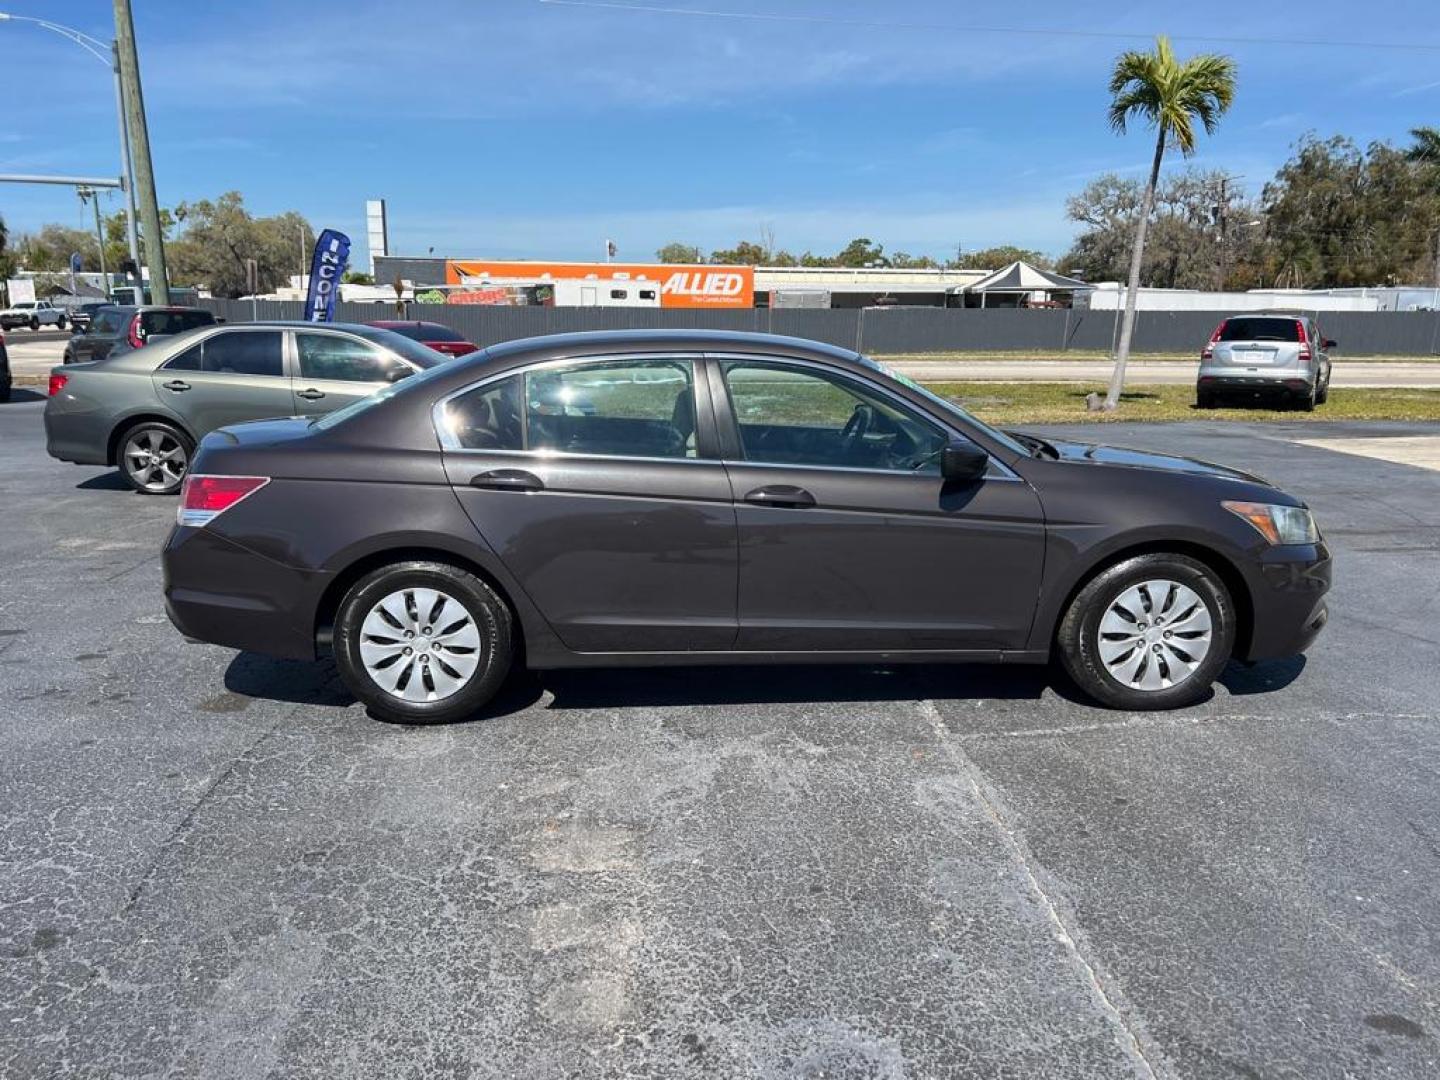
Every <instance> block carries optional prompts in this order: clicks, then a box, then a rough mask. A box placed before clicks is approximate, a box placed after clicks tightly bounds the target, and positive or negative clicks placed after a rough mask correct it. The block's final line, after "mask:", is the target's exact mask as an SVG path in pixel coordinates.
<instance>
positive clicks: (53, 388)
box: [48, 375, 70, 397]
mask: <svg viewBox="0 0 1440 1080" xmlns="http://www.w3.org/2000/svg"><path fill="white" fill-rule="evenodd" d="M69 381H70V376H69V375H51V376H50V393H49V395H48V396H50V397H54V396H55V395H56V394H58V393H60V391H61V390H64V389H65V384H66V383H68V382H69Z"/></svg>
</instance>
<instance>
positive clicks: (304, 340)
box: [295, 334, 413, 382]
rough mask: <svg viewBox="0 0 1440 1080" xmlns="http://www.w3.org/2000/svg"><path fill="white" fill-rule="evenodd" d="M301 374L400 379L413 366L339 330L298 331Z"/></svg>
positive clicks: (366, 379)
mask: <svg viewBox="0 0 1440 1080" xmlns="http://www.w3.org/2000/svg"><path fill="white" fill-rule="evenodd" d="M295 341H296V347H297V349H298V351H299V354H300V375H301V377H302V378H305V379H339V380H341V381H343V382H396V381H398V380H400V379H403V378H405V376H407V375H410V374H412V373H413V369H412V368H410V367H409V366H408V365H406V364H403V363H401V362H400V361H399V360H397V359H395V357H393V356H389V355H387V354H386V353H384V352H382V351H381V350H380V349H378V348H376V347H375V346H374V345H370V344H367V343H366V342H363V341H356V340H355V339H354V338H347V337H340V336H338V335H336V334H296V335H295Z"/></svg>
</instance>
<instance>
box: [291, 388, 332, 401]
mask: <svg viewBox="0 0 1440 1080" xmlns="http://www.w3.org/2000/svg"><path fill="white" fill-rule="evenodd" d="M295 396H296V397H303V398H304V399H305V400H306V401H319V400H320V399H321V398H322V397H324V396H325V391H324V390H316V389H315V388H314V387H311V388H310V389H309V390H296V391H295Z"/></svg>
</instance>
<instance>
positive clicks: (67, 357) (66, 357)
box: [60, 349, 75, 364]
mask: <svg viewBox="0 0 1440 1080" xmlns="http://www.w3.org/2000/svg"><path fill="white" fill-rule="evenodd" d="M74 362H75V354H74V353H72V352H71V351H70V350H69V349H66V350H65V352H64V354H63V355H62V356H61V357H60V363H62V364H73V363H74Z"/></svg>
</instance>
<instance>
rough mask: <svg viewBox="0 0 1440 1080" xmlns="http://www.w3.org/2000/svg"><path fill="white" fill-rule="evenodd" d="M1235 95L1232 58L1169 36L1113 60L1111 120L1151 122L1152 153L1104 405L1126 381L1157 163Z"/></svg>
mask: <svg viewBox="0 0 1440 1080" xmlns="http://www.w3.org/2000/svg"><path fill="white" fill-rule="evenodd" d="M1234 100H1235V61H1234V60H1233V59H1231V58H1230V57H1228V56H1217V55H1215V54H1213V53H1202V54H1201V55H1199V56H1192V57H1191V58H1190V59H1188V60H1183V61H1182V60H1180V59H1179V58H1177V57H1176V55H1175V52H1174V50H1173V49H1171V47H1170V39H1169V38H1167V37H1165V36H1163V35H1161V36H1160V37H1158V38H1156V39H1155V51H1154V52H1138V51H1134V50H1131V51H1128V52H1125V53H1122V54H1121V55H1120V57H1119V58H1118V59H1117V60H1116V61H1115V70H1114V72H1113V73H1112V74H1111V76H1110V126H1111V128H1112V129H1113V130H1114V131H1115V132H1116V133H1117V134H1124V133H1125V131H1126V129H1127V127H1128V125H1129V124H1130V122H1131V121H1132V120H1135V119H1140V120H1143V121H1144V122H1145V123H1147V124H1148V125H1150V126H1151V127H1153V128H1155V132H1156V135H1155V157H1154V160H1153V162H1152V163H1151V166H1150V179H1149V181H1148V183H1146V185H1145V193H1144V196H1143V197H1142V199H1141V203H1140V217H1139V221H1138V222H1137V224H1136V227H1135V240H1134V244H1133V246H1132V248H1131V253H1130V275H1129V285H1128V288H1127V289H1126V291H1125V314H1124V317H1123V319H1122V321H1121V324H1120V345H1119V348H1118V349H1117V350H1116V354H1115V374H1114V376H1113V377H1112V378H1111V380H1110V392H1109V393H1108V394H1107V395H1106V396H1105V405H1104V407H1105V408H1106V409H1114V408H1115V407H1116V405H1118V404H1119V402H1120V392H1121V390H1122V389H1123V388H1124V386H1125V365H1126V362H1127V361H1128V360H1129V358H1130V342H1131V339H1132V338H1133V337H1134V334H1135V302H1136V297H1137V296H1138V294H1139V291H1140V270H1141V266H1142V263H1143V261H1144V258H1145V233H1146V229H1147V227H1148V225H1149V219H1150V212H1151V210H1152V208H1153V207H1154V204H1155V189H1156V187H1157V186H1158V184H1159V182H1160V165H1161V162H1162V161H1163V160H1164V158H1165V150H1166V147H1167V145H1174V146H1177V147H1179V149H1180V152H1181V153H1182V154H1184V155H1185V156H1186V157H1189V156H1190V155H1191V154H1193V153H1194V152H1195V145H1196V135H1197V132H1196V123H1197V121H1198V122H1199V124H1200V125H1201V126H1203V127H1204V129H1205V131H1206V132H1207V133H1209V132H1213V131H1214V130H1215V127H1216V125H1217V124H1218V123H1219V122H1220V117H1221V116H1223V115H1224V114H1225V112H1226V111H1227V110H1229V108H1230V105H1231V103H1232V102H1233V101H1234Z"/></svg>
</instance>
